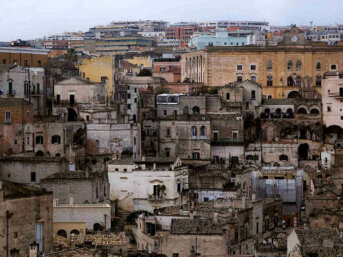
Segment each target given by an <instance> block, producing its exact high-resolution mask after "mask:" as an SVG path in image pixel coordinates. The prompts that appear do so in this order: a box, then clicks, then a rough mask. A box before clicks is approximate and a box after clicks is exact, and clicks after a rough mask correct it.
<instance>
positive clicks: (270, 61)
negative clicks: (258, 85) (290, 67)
mask: <svg viewBox="0 0 343 257" xmlns="http://www.w3.org/2000/svg"><path fill="white" fill-rule="evenodd" d="M272 69H273V61H272V60H269V61H267V70H272Z"/></svg>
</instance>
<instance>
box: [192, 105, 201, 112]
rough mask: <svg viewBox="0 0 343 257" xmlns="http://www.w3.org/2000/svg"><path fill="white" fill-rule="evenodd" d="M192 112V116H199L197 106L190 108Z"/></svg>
mask: <svg viewBox="0 0 343 257" xmlns="http://www.w3.org/2000/svg"><path fill="white" fill-rule="evenodd" d="M192 112H193V114H200V108H199V107H198V106H194V107H193V108H192Z"/></svg>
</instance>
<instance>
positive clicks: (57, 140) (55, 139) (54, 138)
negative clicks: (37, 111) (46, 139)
mask: <svg viewBox="0 0 343 257" xmlns="http://www.w3.org/2000/svg"><path fill="white" fill-rule="evenodd" d="M51 143H52V144H58V145H59V144H60V143H61V137H60V136H59V135H53V136H52V137H51Z"/></svg>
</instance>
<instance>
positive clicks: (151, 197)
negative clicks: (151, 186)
mask: <svg viewBox="0 0 343 257" xmlns="http://www.w3.org/2000/svg"><path fill="white" fill-rule="evenodd" d="M149 200H150V201H162V200H164V196H163V195H149Z"/></svg>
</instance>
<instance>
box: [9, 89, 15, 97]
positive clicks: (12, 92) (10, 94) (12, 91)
mask: <svg viewBox="0 0 343 257" xmlns="http://www.w3.org/2000/svg"><path fill="white" fill-rule="evenodd" d="M15 93H16V92H15V90H13V89H12V90H7V95H9V96H15Z"/></svg>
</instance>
